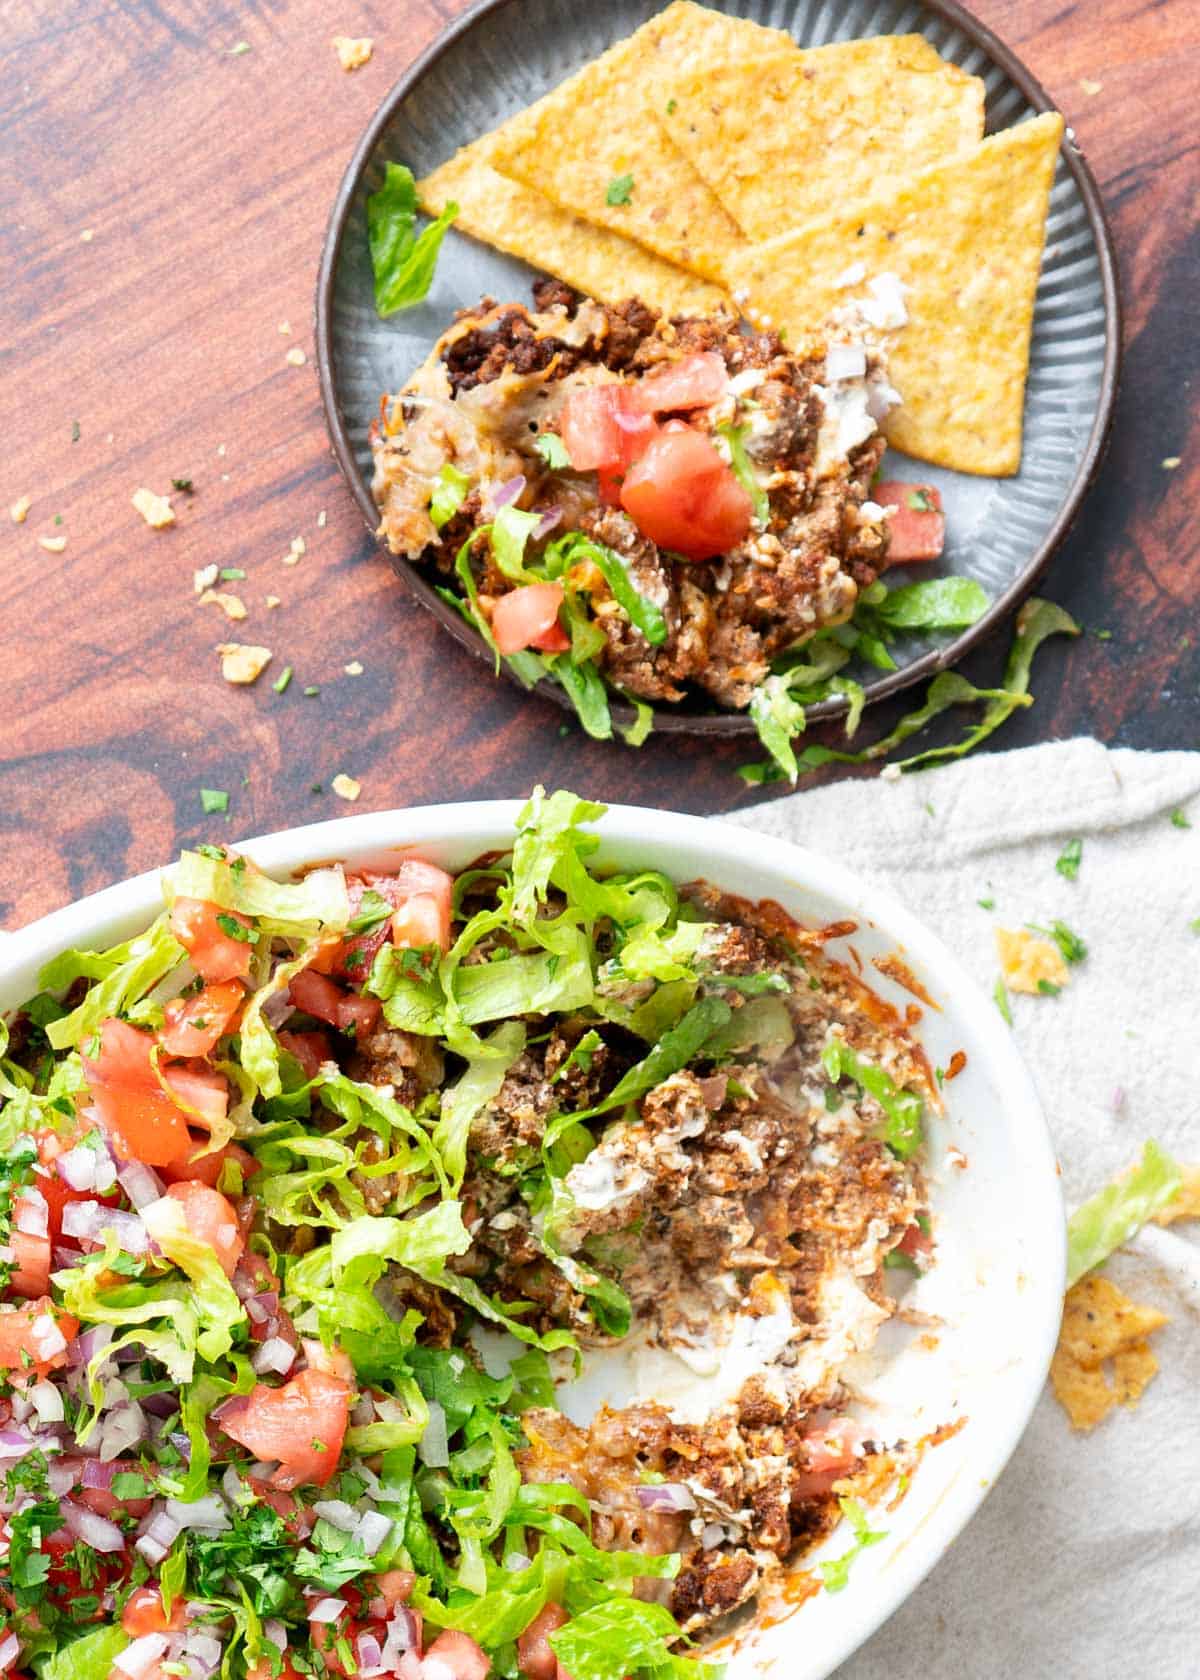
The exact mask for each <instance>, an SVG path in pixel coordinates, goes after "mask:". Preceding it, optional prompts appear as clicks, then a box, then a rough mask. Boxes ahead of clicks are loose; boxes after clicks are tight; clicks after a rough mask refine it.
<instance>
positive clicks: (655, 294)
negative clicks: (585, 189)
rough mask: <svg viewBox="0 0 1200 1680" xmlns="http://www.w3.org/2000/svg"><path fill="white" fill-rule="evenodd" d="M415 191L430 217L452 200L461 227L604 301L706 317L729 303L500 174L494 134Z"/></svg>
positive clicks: (677, 270) (700, 283)
mask: <svg viewBox="0 0 1200 1680" xmlns="http://www.w3.org/2000/svg"><path fill="white" fill-rule="evenodd" d="M417 196H418V198H419V200H420V204H421V208H422V209H423V210H425V211H426V212H427V213H428V214H429V215H431V216H437V215H440V213H441V212H442V210H444V209H445V207H446V204H447V203H448V201H449V200H450V199H454V200H455V202H456V203H457V204H458V216H457V217H456V219H455V224H454V225H455V227H456V229H458V230H459V231H461V232H463V233H469V234H472V235H473V236H474V237H475V238H476V239H482V240H484V241H485V242H486V243H487V244H489V245H494V246H495V247H496V249H497V250H500V251H507V252H508V254H509V255H510V256H513V257H520V258H521V260H522V261H523V262H527V263H532V264H533V266H534V267H535V268H540V269H543V270H544V271H545V272H546V273H548V274H555V275H557V276H558V278H559V279H560V280H565V281H566V282H567V284H568V286H574V288H575V289H576V291H579V292H582V293H583V294H584V296H585V297H594V298H599V299H600V300H601V301H602V302H607V303H619V302H620V301H621V299H623V298H627V297H640V298H641V299H642V300H643V302H645V303H648V304H649V305H650V307H651V308H652V309H657V310H659V311H660V312H661V313H662V314H665V315H687V314H702V315H707V314H711V313H712V311H713V310H714V309H717V308H719V307H720V305H721V304H723V303H727V302H728V299H727V297H726V294H725V293H724V292H723V291H722V290H721V289H720V287H719V286H713V285H710V284H709V283H708V281H706V280H698V279H697V278H696V277H695V275H693V274H689V273H688V272H687V271H686V269H682V268H677V267H676V266H675V264H674V263H669V262H664V261H663V260H662V258H661V257H656V256H654V255H652V254H651V252H649V251H644V250H643V249H642V247H641V246H640V245H635V244H633V242H632V241H631V240H628V239H622V238H621V236H620V235H619V234H616V233H607V232H605V231H604V230H603V229H600V228H594V227H592V226H591V225H590V224H589V223H587V222H583V221H580V219H579V217H578V216H572V215H569V214H568V212H567V211H565V210H560V209H559V208H558V206H557V205H556V204H552V203H551V202H550V200H549V199H548V198H545V197H543V195H542V194H541V193H537V192H532V191H531V190H530V189H529V188H528V187H523V186H521V185H519V183H518V182H516V181H510V180H509V179H508V178H507V177H506V176H504V175H499V174H497V173H496V171H495V170H494V169H493V168H492V166H491V140H490V139H484V140H477V141H475V143H474V144H473V145H470V146H465V147H464V148H463V149H462V151H460V152H458V153H457V154H456V155H455V156H454V157H452V158H451V159H450V161H449V162H448V163H444V164H442V165H441V167H440V168H439V169H435V170H434V171H433V173H432V174H431V175H427V176H426V177H425V179H424V180H423V181H418V183H417Z"/></svg>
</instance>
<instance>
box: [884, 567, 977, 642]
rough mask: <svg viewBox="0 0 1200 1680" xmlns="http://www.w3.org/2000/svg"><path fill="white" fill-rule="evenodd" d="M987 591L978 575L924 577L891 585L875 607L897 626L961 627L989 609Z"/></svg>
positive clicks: (926, 628) (934, 628)
mask: <svg viewBox="0 0 1200 1680" xmlns="http://www.w3.org/2000/svg"><path fill="white" fill-rule="evenodd" d="M988 605H989V602H988V596H987V591H986V590H985V589H984V588H983V587H982V585H981V584H978V583H976V581H975V579H974V578H968V577H940V578H923V579H922V580H921V582H920V583H908V584H905V585H904V586H903V587H902V588H900V589H890V590H889V591H888V593H887V595H886V596H885V598H884V599H883V600H882V601H881V602H880V603H879V605H878V606H877V607H876V608H875V611H876V612H877V613H878V615H879V617H880V618H881V619H882V620H883V621H884V623H885V624H888V625H891V626H892V627H893V628H894V629H897V630H960V629H965V628H966V626H967V625H969V624H974V623H975V622H976V620H977V619H979V618H981V617H982V616H983V614H984V613H985V612H986V611H987V609H988Z"/></svg>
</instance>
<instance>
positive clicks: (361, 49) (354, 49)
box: [333, 35, 375, 73]
mask: <svg viewBox="0 0 1200 1680" xmlns="http://www.w3.org/2000/svg"><path fill="white" fill-rule="evenodd" d="M333 50H334V52H335V53H336V54H337V55H338V63H339V64H340V65H341V67H342V69H343V70H345V71H346V72H347V73H348V72H349V71H351V70H358V69H360V68H361V67H362V66H363V65H364V64H366V63H367V61H368V60H369V59H370V57H371V54H372V53H373V52H374V50H375V42H374V41H373V40H372V39H371V37H370V36H369V35H361V36H358V37H355V36H353V35H335V36H334V37H333Z"/></svg>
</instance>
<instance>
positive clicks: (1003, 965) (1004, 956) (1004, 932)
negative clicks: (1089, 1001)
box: [996, 927, 1070, 996]
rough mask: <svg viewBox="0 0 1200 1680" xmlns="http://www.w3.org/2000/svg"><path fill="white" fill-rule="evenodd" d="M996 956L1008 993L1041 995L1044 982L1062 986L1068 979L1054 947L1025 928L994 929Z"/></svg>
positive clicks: (1067, 974) (1063, 963)
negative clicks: (998, 959)
mask: <svg viewBox="0 0 1200 1680" xmlns="http://www.w3.org/2000/svg"><path fill="white" fill-rule="evenodd" d="M996 954H997V956H998V957H999V958H1000V971H1001V973H1002V974H1003V976H1004V983H1005V985H1006V986H1007V987H1008V989H1009V991H1012V992H1032V993H1033V994H1034V995H1035V996H1036V994H1037V993H1039V992H1041V990H1042V984H1043V982H1045V983H1046V984H1047V985H1050V986H1056V987H1057V986H1065V985H1066V984H1067V981H1068V980H1069V979H1070V974H1069V972H1068V970H1067V965H1066V962H1065V960H1064V958H1063V954H1062V952H1061V951H1060V950H1059V948H1058V946H1057V945H1055V944H1054V943H1053V942H1052V941H1051V940H1049V939H1040V938H1039V937H1038V935H1037V934H1036V933H1030V932H1029V931H1028V930H1027V929H1025V928H1001V927H998V928H997V929H996Z"/></svg>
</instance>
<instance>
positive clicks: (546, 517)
mask: <svg viewBox="0 0 1200 1680" xmlns="http://www.w3.org/2000/svg"><path fill="white" fill-rule="evenodd" d="M561 519H562V509H561V508H558V507H548V508H543V509H542V517H541V518H540V519H539V520H538V522H537V524H536V525H535V526H534V527H533V532H532V536H533V539H534V541H535V542H537V541H538V540H539V539H540V538H542V537H547V536H549V535H550V532H551V531H553V529H554V527H555V526H556V525H557V524H559V522H560V521H561Z"/></svg>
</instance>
